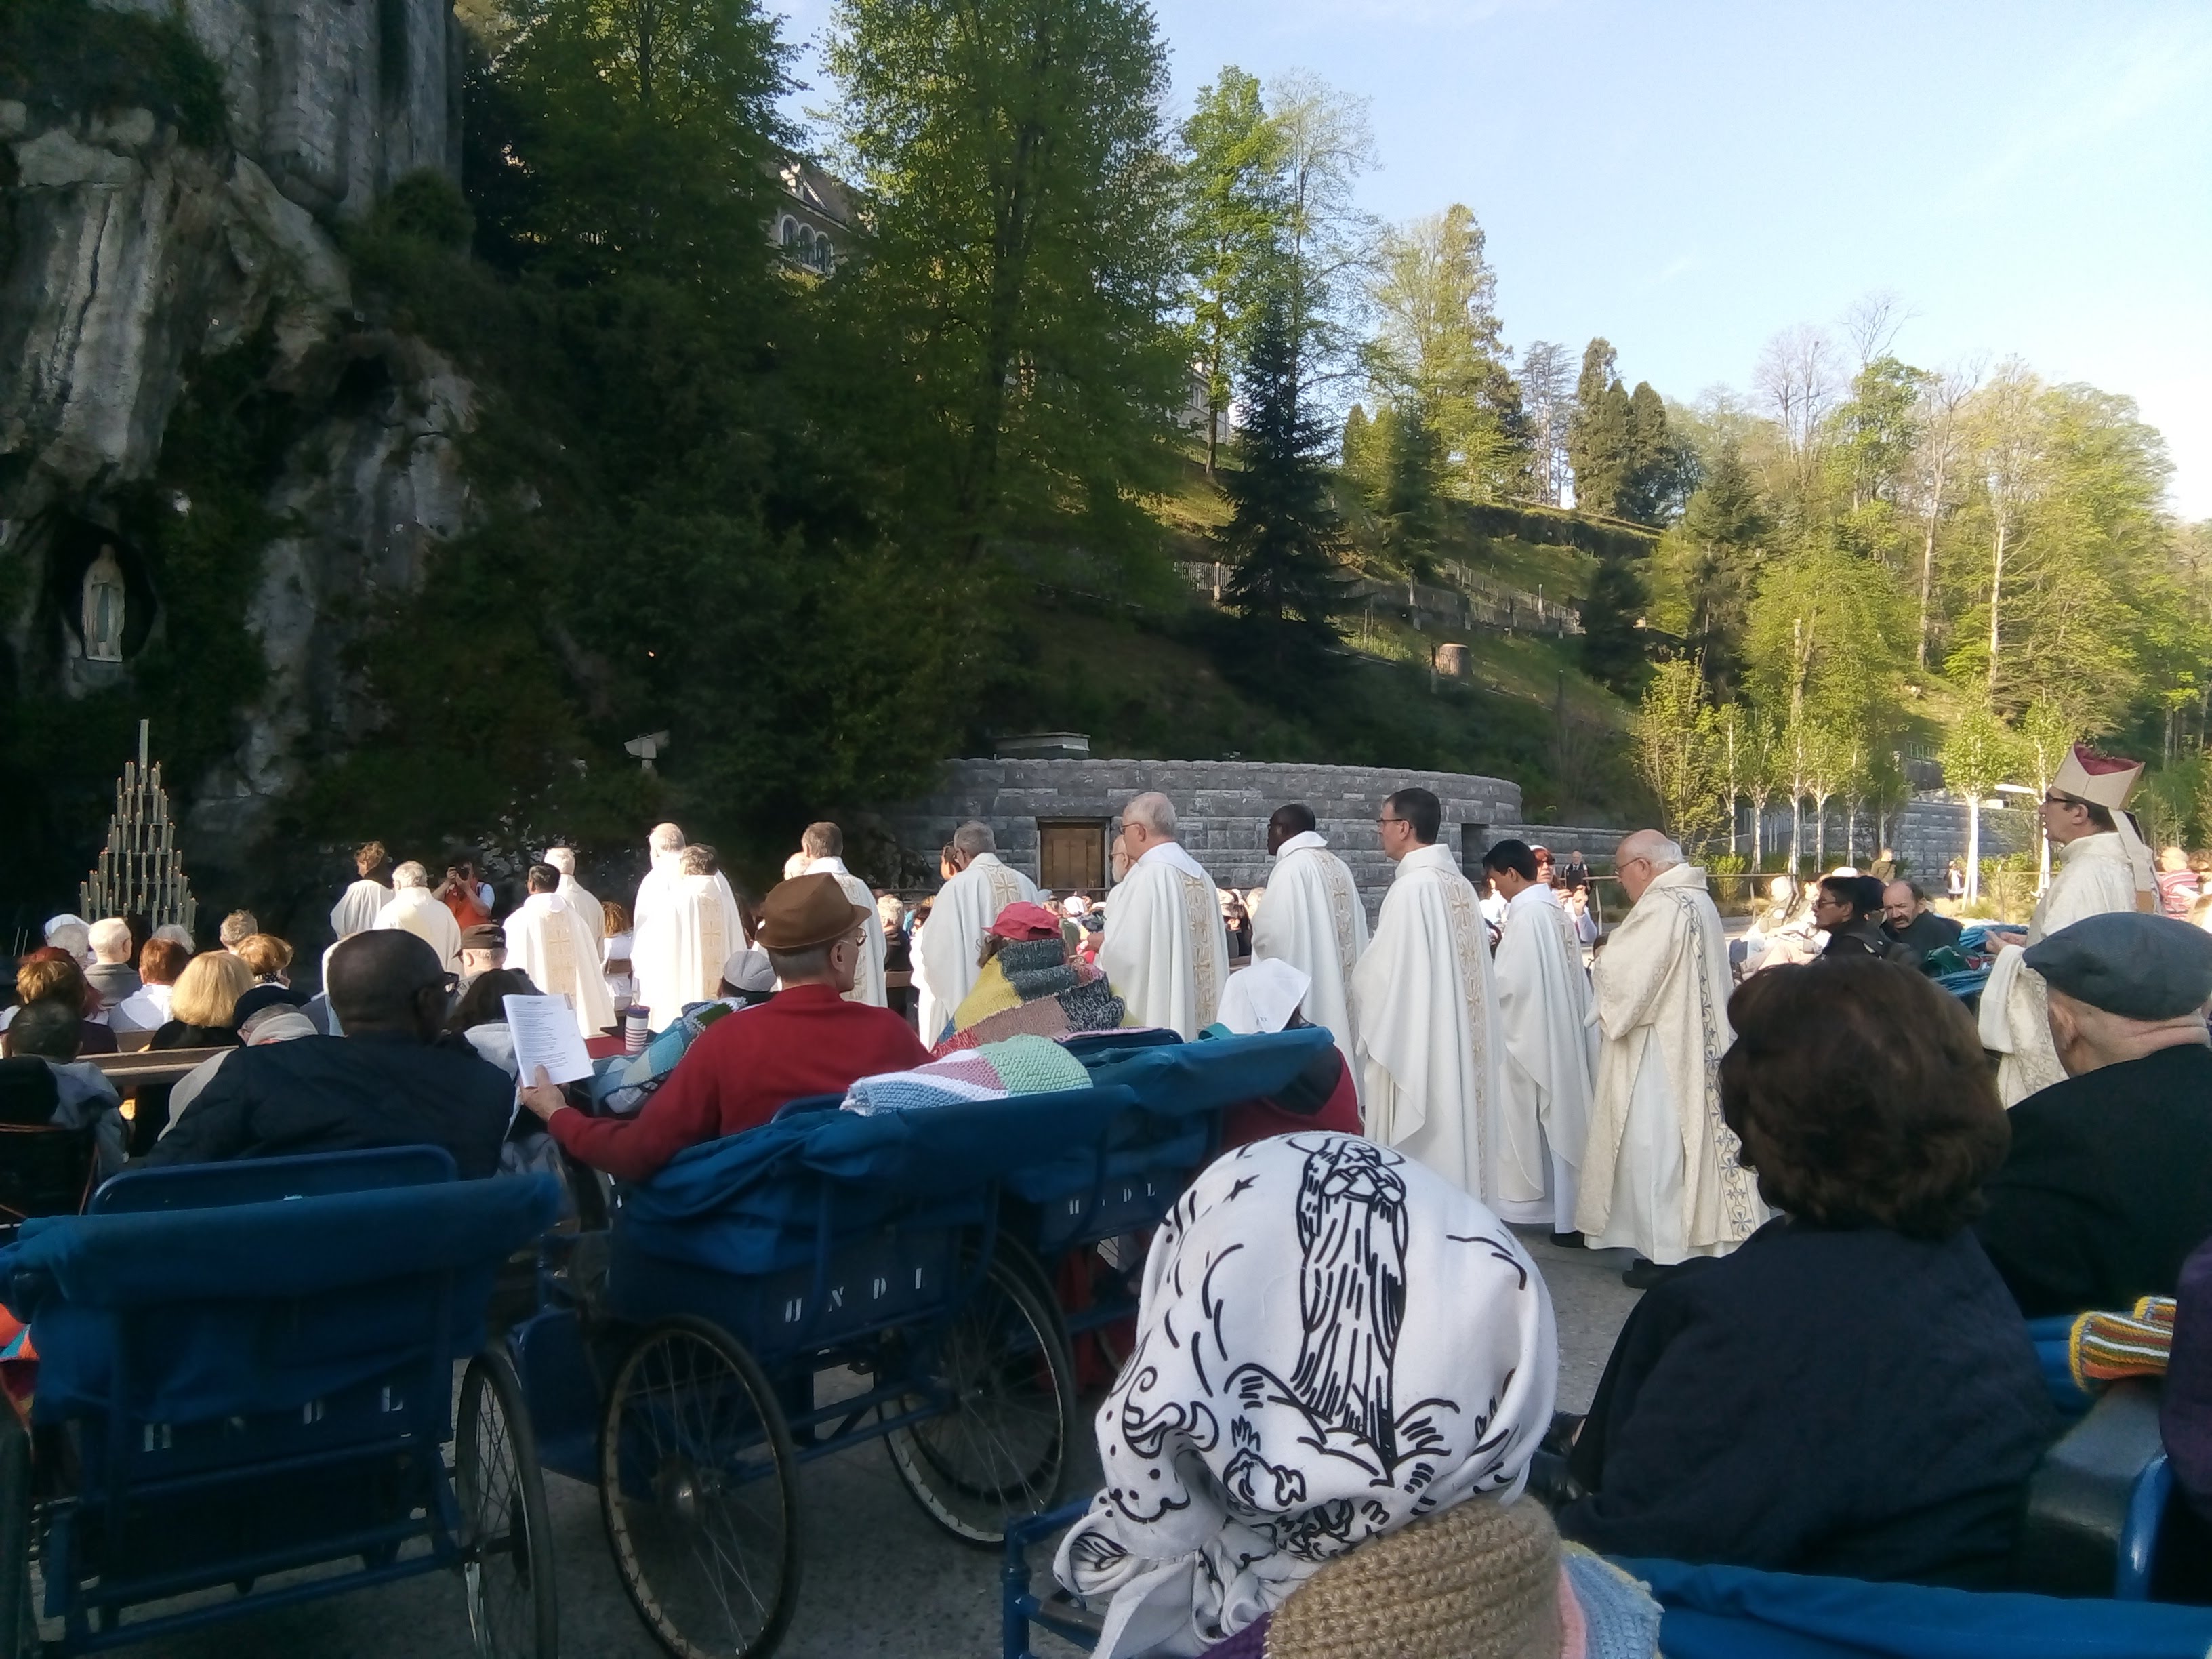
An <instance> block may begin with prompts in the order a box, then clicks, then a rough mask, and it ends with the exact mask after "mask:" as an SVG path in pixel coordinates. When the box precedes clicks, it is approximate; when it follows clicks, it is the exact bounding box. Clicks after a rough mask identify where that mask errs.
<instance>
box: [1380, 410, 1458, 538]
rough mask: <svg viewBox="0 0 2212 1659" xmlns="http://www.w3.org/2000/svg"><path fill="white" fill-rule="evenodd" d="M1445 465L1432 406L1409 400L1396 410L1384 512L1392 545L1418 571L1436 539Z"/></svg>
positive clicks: (1386, 460) (1386, 464) (1393, 418)
mask: <svg viewBox="0 0 2212 1659" xmlns="http://www.w3.org/2000/svg"><path fill="white" fill-rule="evenodd" d="M1444 465H1445V454H1444V441H1443V434H1442V433H1440V432H1439V431H1437V423H1436V422H1435V421H1434V420H1433V419H1432V418H1431V415H1430V412H1429V410H1427V409H1425V408H1424V407H1423V406H1422V405H1420V404H1416V403H1407V404H1401V405H1399V406H1398V407H1397V408H1396V409H1395V410H1393V411H1392V419H1391V422H1390V447H1389V451H1388V452H1387V455H1386V458H1385V470H1384V477H1383V502H1382V512H1383V520H1384V522H1385V524H1386V525H1387V526H1389V536H1390V546H1391V549H1392V550H1393V551H1394V552H1395V553H1396V554H1397V555H1398V556H1399V557H1400V558H1401V559H1402V560H1403V561H1405V562H1406V566H1407V568H1408V569H1410V570H1412V571H1413V572H1414V573H1415V574H1424V573H1425V567H1426V565H1427V562H1428V556H1429V554H1430V552H1431V550H1433V549H1434V547H1435V546H1436V543H1437V532H1438V531H1439V529H1440V528H1441V526H1440V524H1439V522H1438V520H1439V516H1440V513H1439V508H1440V507H1441V504H1442V500H1443V473H1444Z"/></svg>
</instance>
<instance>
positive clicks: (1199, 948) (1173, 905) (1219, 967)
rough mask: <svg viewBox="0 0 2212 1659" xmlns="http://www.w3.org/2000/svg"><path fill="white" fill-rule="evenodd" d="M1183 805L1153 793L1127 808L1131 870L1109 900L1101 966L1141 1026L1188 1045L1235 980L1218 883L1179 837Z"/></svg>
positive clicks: (1124, 823)
mask: <svg viewBox="0 0 2212 1659" xmlns="http://www.w3.org/2000/svg"><path fill="white" fill-rule="evenodd" d="M1176 833H1177V832H1176V810H1175V804H1174V803H1173V802H1172V801H1170V800H1169V799H1168V798H1167V797H1166V796H1165V795H1163V794H1160V793H1158V792H1156V791H1155V792H1149V793H1145V794H1141V795H1138V796H1135V797H1133V799H1131V800H1130V802H1129V804H1128V805H1126V806H1124V807H1123V808H1122V809H1121V845H1122V847H1123V848H1124V849H1125V850H1126V851H1127V854H1128V857H1129V872H1128V874H1127V875H1126V876H1124V877H1123V878H1121V880H1120V882H1119V883H1118V884H1116V885H1115V888H1114V890H1113V891H1112V892H1111V893H1110V894H1109V895H1108V896H1107V900H1106V942H1105V944H1104V945H1102V946H1100V948H1099V951H1098V965H1099V966H1100V967H1101V968H1103V969H1105V970H1106V977H1107V979H1108V981H1109V982H1110V983H1111V984H1112V985H1113V987H1114V989H1115V993H1116V994H1118V995H1120V996H1121V998H1122V999H1123V1000H1124V1001H1125V1002H1126V1003H1127V1005H1128V1010H1129V1019H1130V1023H1131V1024H1135V1025H1158V1026H1164V1027H1165V1028H1166V1029H1168V1030H1171V1031H1175V1032H1177V1033H1179V1034H1180V1035H1181V1036H1182V1037H1183V1038H1184V1040H1185V1041H1188V1040H1189V1039H1191V1038H1194V1037H1195V1036H1197V1035H1198V1034H1199V1033H1200V1031H1202V1030H1205V1029H1206V1027H1207V1026H1209V1025H1211V1024H1213V1018H1214V1015H1215V1014H1216V1013H1217V1012H1218V1011H1219V1009H1220V1006H1221V987H1222V982H1223V981H1225V980H1226V979H1227V978H1228V977H1229V935H1228V933H1227V932H1226V931H1225V929H1224V928H1223V927H1222V923H1221V904H1220V902H1219V900H1218V898H1216V897H1215V889H1214V885H1213V878H1212V876H1209V875H1207V874H1206V872H1205V871H1204V870H1203V869H1201V868H1200V866H1199V862H1198V860H1196V859H1194V858H1193V857H1191V855H1190V854H1188V853H1187V852H1185V851H1184V850H1183V848H1182V843H1181V842H1178V841H1177V840H1176Z"/></svg>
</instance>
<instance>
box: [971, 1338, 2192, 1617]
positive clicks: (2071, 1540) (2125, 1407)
mask: <svg viewBox="0 0 2212 1659" xmlns="http://www.w3.org/2000/svg"><path fill="white" fill-rule="evenodd" d="M1522 1501H1523V1502H1533V1501H1535V1500H1534V1498H1524V1499H1523V1500H1522ZM2180 1501H2181V1500H2180V1499H2179V1497H2178V1496H2177V1495H2176V1494H2175V1493H2174V1491H2173V1484H2172V1476H2171V1474H2169V1472H2168V1471H2167V1469H2166V1455H2165V1451H2164V1449H2163V1447H2162V1446H2161V1444H2160V1439H2159V1429H2158V1402H2157V1397H2156V1390H2155V1389H2154V1387H2153V1386H2152V1385H2150V1384H2148V1383H2139V1382H2138V1383H2120V1384H2118V1385H2115V1386H2114V1387H2112V1388H2111V1389H2107V1390H2106V1392H2105V1393H2104V1394H2103V1395H2101V1396H2100V1398H2099V1400H2098V1401H2097V1403H2096V1404H2095V1405H2094V1406H2093V1407H2091V1408H2090V1409H2089V1410H2088V1412H2087V1414H2086V1415H2084V1416H2082V1417H2081V1419H2080V1420H2079V1421H2077V1422H2076V1423H2075V1425H2074V1426H2073V1427H2072V1428H2070V1429H2069V1431H2067V1432H2066V1433H2065V1434H2064V1435H2063V1436H2062V1437H2060V1438H2059V1440H2058V1441H2057V1443H2056V1444H2054V1445H2053V1446H2052V1447H2051V1449H2050V1450H2049V1451H2048V1452H2047V1453H2046V1454H2045V1456H2044V1459H2043V1462H2042V1463H2041V1464H2040V1466H2039V1468H2037V1470H2036V1473H2035V1474H2034V1476H2033V1479H2032V1480H2030V1482H2029V1489H2028V1495H2027V1512H2026V1516H2025V1517H2024V1520H2023V1522H2022V1525H2021V1536H2020V1541H2019V1545H2018V1548H2017V1550H2016V1553H2015V1560H2014V1571H2013V1575H2012V1576H2013V1579H2014V1581H2015V1583H2017V1584H2019V1585H2021V1587H2022V1588H2021V1589H2011V1590H1966V1589H1942V1588H1937V1587H1933V1586H1929V1585H1923V1584H1872V1583H1862V1582H1860V1581H1858V1580H1856V1579H1848V1578H1826V1577H1817V1576H1814V1575H1811V1574H1805V1573H1790V1572H1766V1571H1759V1570H1756V1569H1753V1568H1747V1567H1722V1566H1697V1565H1689V1564H1687V1563H1684V1562H1680V1561H1664V1560H1644V1559H1620V1560H1618V1561H1617V1562H1616V1564H1615V1565H1619V1566H1620V1567H1621V1568H1622V1569H1623V1570H1624V1571H1627V1572H1629V1573H1631V1574H1632V1575H1633V1576H1634V1577H1637V1578H1638V1579H1641V1580H1642V1581H1643V1582H1644V1584H1645V1586H1646V1587H1647V1588H1648V1589H1650V1592H1651V1594H1652V1595H1653V1596H1654V1597H1655V1598H1656V1600H1657V1601H1658V1602H1659V1604H1660V1607H1661V1609H1662V1619H1661V1624H1660V1631H1659V1647H1660V1651H1662V1653H1664V1654H1666V1655H1667V1656H1668V1659H1969V1656H1979V1655H1984V1654H2002V1655H2005V1656H2007V1659H2202V1656H2203V1655H2204V1654H2205V1653H2206V1652H2208V1651H2212V1607H2194V1606H2190V1607H2183V1606H2175V1605H2170V1604H2167V1603H2164V1602H2160V1601H2153V1600H2151V1599H2150V1597H2151V1595H2152V1594H2153V1592H2154V1585H2155V1583H2156V1582H2157V1570H2158V1565H2159V1559H2160V1558H2159V1547H2160V1539H2161V1534H2162V1533H2163V1532H2165V1531H2166V1528H2167V1522H2168V1521H2169V1519H2170V1518H2171V1517H2172V1515H2173V1508H2172V1506H2173V1505H2175V1504H2179V1502H2180ZM1089 1507H1090V1504H1089V1501H1088V1500H1087V1499H1085V1500H1083V1501H1079V1502H1076V1503H1073V1504H1067V1505H1066V1506H1064V1507H1062V1508H1060V1509H1059V1510H1054V1511H1053V1512H1052V1513H1050V1514H1047V1515H1041V1516H1034V1517H1031V1518H1030V1519H1028V1520H1026V1521H1024V1522H1020V1523H1018V1524H1017V1525H1015V1526H1013V1527H1012V1528H1009V1529H1008V1530H1007V1534H1006V1555H1005V1561H1004V1565H1003V1567H1002V1569H1001V1571H1000V1620H1001V1632H1002V1634H1001V1641H1000V1656H1001V1659H1039V1656H1038V1655H1037V1653H1036V1649H1035V1645H1034V1644H1035V1639H1036V1632H1039V1631H1043V1632H1049V1633H1050V1634H1051V1635H1053V1636H1055V1637H1057V1638H1060V1640H1061V1641H1064V1642H1066V1643H1069V1644H1073V1645H1074V1646H1076V1647H1078V1648H1080V1649H1083V1650H1086V1651H1087V1650H1089V1649H1090V1648H1091V1646H1092V1644H1094V1642H1095V1640H1096V1638H1097V1633H1098V1627H1099V1618H1098V1614H1097V1611H1096V1610H1095V1609H1092V1608H1088V1607H1084V1606H1082V1605H1081V1604H1079V1603H1078V1602H1077V1601H1074V1600H1073V1598H1072V1597H1070V1596H1068V1595H1066V1593H1065V1592H1063V1591H1060V1590H1059V1589H1057V1588H1051V1589H1045V1590H1043V1591H1042V1592H1040V1591H1039V1590H1038V1589H1036V1588H1034V1587H1033V1586H1034V1583H1035V1579H1036V1572H1037V1571H1038V1569H1037V1565H1036V1563H1035V1562H1034V1561H1033V1560H1032V1559H1031V1552H1032V1551H1034V1550H1036V1549H1037V1548H1038V1547H1040V1546H1042V1545H1043V1544H1045V1543H1046V1542H1047V1541H1049V1540H1050V1539H1052V1538H1053V1537H1054V1536H1055V1535H1056V1534H1059V1533H1061V1532H1063V1531H1065V1530H1066V1528H1069V1527H1071V1526H1073V1525H1074V1524H1075V1522H1077V1521H1079V1520H1080V1519H1081V1518H1082V1516H1083V1515H1084V1513H1085V1510H1087V1509H1088V1508H1089Z"/></svg>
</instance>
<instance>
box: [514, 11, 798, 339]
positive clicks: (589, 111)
mask: <svg viewBox="0 0 2212 1659" xmlns="http://www.w3.org/2000/svg"><path fill="white" fill-rule="evenodd" d="M503 21H504V24H505V27H504V28H503V29H502V31H501V40H502V44H501V48H500V52H499V57H498V60H497V75H498V85H499V90H500V99H499V105H498V107H499V110H500V112H501V113H502V114H503V115H504V116H505V117H506V118H507V119H508V120H509V121H511V122H512V123H513V126H512V128H511V130H510V131H507V133H505V134H504V135H503V138H504V142H503V143H501V144H500V145H499V149H500V150H501V154H500V155H499V156H498V161H499V166H498V167H497V170H496V173H495V174H494V175H493V177H492V179H490V180H489V182H490V183H492V184H493V185H495V188H493V189H492V190H490V191H488V192H486V194H485V196H484V197H483V200H484V202H485V204H486V206H487V207H488V208H489V210H490V211H491V213H492V216H493V222H491V223H489V225H488V226H487V227H486V234H487V235H488V237H489V238H490V239H491V240H495V241H496V242H499V243H501V245H503V246H506V247H507V248H508V249H510V250H513V251H516V252H519V253H520V254H521V256H522V257H523V258H526V261H527V262H528V263H529V264H532V265H534V266H538V267H540V268H543V269H544V270H546V271H547V272H548V274H550V275H551V276H555V277H556V278H557V279H559V280H560V281H562V282H563V283H572V284H580V283H592V282H597V281H601V280H605V279H606V278H609V277H612V276H626V277H633V278H634V277H639V276H649V277H653V278H655V279H658V280H660V281H664V282H669V283H680V284H682V285H683V286H684V288H685V289H688V290H690V292H692V293H694V294H696V295H701V296H702V297H703V298H704V299H705V300H707V301H709V302H711V303H714V304H716V305H722V306H726V305H727V304H729V303H730V302H731V301H748V300H752V299H755V298H757V296H758V295H759V294H760V293H761V291H762V289H763V261H762V259H761V257H760V252H761V234H760V225H761V222H762V221H763V220H764V219H765V218H766V217H767V216H768V202H769V192H770V191H771V190H772V189H773V188H774V186H773V184H772V182H771V179H770V177H769V169H768V167H767V166H766V163H767V162H768V161H769V159H770V157H771V156H772V155H774V153H775V147H776V146H777V145H778V144H779V143H781V142H783V141H784V139H785V138H786V137H787V135H786V132H785V130H784V127H783V125H782V123H781V120H780V119H779V118H777V116H776V113H775V100H777V99H778V98H779V97H781V95H782V94H783V93H784V91H785V90H786V89H787V86H788V84H789V82H788V80H787V76H786V74H785V65H786V64H787V60H788V58H789V49H788V48H787V47H786V46H783V45H782V44H781V42H779V41H778V40H777V39H776V35H775V24H774V23H773V22H772V21H770V20H769V18H768V17H767V16H766V15H764V14H763V12H762V11H761V10H760V9H759V8H758V6H757V5H756V4H753V3H751V0H654V3H653V4H650V5H640V4H631V3H624V0H508V3H507V9H506V12H505V15H504V18H503ZM744 320H745V321H747V322H748V323H750V324H751V325H754V326H755V327H756V328H757V326H758V319H757V317H752V316H748V317H747V318H746V319H744Z"/></svg>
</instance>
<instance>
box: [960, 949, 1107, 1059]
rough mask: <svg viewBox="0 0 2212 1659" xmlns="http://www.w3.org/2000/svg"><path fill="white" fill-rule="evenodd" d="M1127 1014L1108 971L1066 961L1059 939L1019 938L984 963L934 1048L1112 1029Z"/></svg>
mask: <svg viewBox="0 0 2212 1659" xmlns="http://www.w3.org/2000/svg"><path fill="white" fill-rule="evenodd" d="M1126 1012H1127V1009H1126V1006H1125V1005H1124V1004H1123V1002H1122V1000H1121V998H1119V997H1117V996H1115V994H1114V987H1112V986H1110V985H1109V984H1108V983H1107V982H1106V976H1105V975H1103V974H1102V973H1100V972H1099V971H1098V970H1097V969H1096V968H1092V967H1089V966H1082V967H1079V966H1077V965H1076V964H1074V963H1070V962H1068V961H1067V960H1066V952H1065V951H1063V950H1062V949H1061V947H1060V941H1059V940H1058V939H1020V940H1017V941H1015V942H1014V943H1012V944H1010V945H1006V946H1004V947H1002V948H1001V949H1000V951H999V954H998V955H996V956H994V957H992V958H991V960H990V961H988V962H987V963H984V964H983V971H982V973H981V975H978V976H977V978H976V981H975V989H973V990H972V991H970V992H969V994H968V995H967V996H966V998H964V999H963V1000H962V1002H961V1004H960V1006H959V1007H958V1008H957V1009H956V1010H955V1011H954V1012H953V1016H952V1025H953V1030H952V1034H951V1036H947V1037H945V1039H944V1040H943V1041H942V1042H939V1043H938V1044H937V1046H936V1047H935V1048H932V1049H931V1050H930V1052H931V1053H932V1054H955V1053H957V1052H958V1051H959V1050H961V1049H963V1048H979V1047H981V1046H982V1045H983V1044H985V1043H991V1042H1005V1041H1006V1040H1007V1039H1008V1038H1010V1037H1015V1036H1041V1037H1059V1036H1066V1035H1067V1034H1068V1033H1069V1032H1071V1031H1110V1030H1114V1029H1115V1028H1116V1027H1117V1026H1119V1025H1120V1024H1121V1022H1122V1019H1123V1017H1124V1015H1125V1014H1126Z"/></svg>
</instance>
